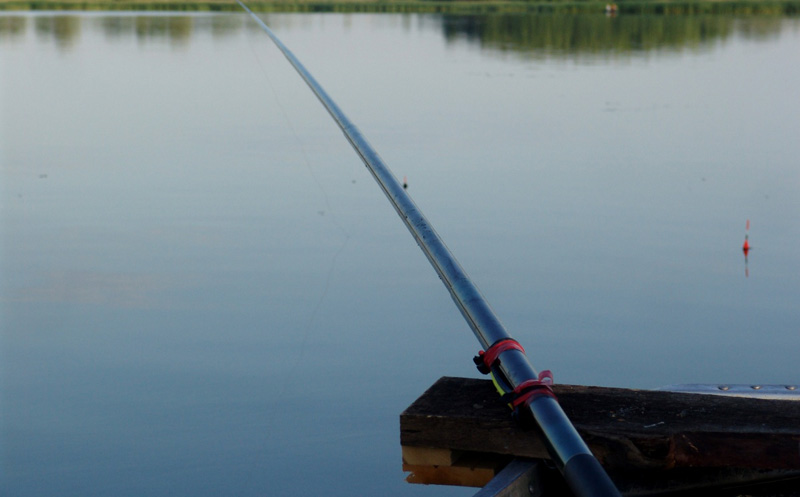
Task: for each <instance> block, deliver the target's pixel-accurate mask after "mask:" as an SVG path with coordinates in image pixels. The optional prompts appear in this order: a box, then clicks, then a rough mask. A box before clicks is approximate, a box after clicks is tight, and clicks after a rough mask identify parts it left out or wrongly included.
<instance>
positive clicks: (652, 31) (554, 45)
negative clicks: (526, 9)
mask: <svg viewBox="0 0 800 497" xmlns="http://www.w3.org/2000/svg"><path fill="white" fill-rule="evenodd" d="M752 20H754V19H753V18H751V19H749V20H748V22H744V23H737V22H736V19H735V18H733V17H730V16H711V15H708V16H705V15H703V16H694V15H688V16H671V15H666V16H663V15H662V16H659V15H637V16H629V15H622V16H619V17H607V16H605V15H602V14H560V13H552V14H535V15H514V14H508V15H504V14H500V15H477V16H447V15H446V16H443V18H442V26H443V30H444V34H445V38H447V39H448V40H454V39H459V38H465V39H467V40H471V41H476V42H478V43H480V44H481V46H483V47H487V48H492V49H496V50H502V51H516V52H530V53H539V54H548V55H554V56H559V55H562V56H568V55H579V54H599V53H615V52H617V53H619V52H630V51H647V50H652V49H656V48H657V49H661V50H663V49H668V50H669V49H672V50H680V49H683V48H688V47H693V48H696V47H701V46H704V45H707V44H709V43H711V42H713V41H715V40H720V39H726V38H728V37H729V36H730V35H731V34H733V32H734V31H736V30H738V29H742V27H743V26H748V28H747V29H749V30H753V29H756V28H753V27H752V26H753V24H754V23H752V22H750V21H752ZM756 20H757V21H758V22H757V23H755V24H756V25H758V28H757V29H756V31H757V32H758V33H760V35H761V36H765V35H767V34H775V33H777V32H778V31H779V30H780V22H781V18H779V17H774V18H773V17H765V18H756Z"/></svg>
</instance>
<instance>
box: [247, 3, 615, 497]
mask: <svg viewBox="0 0 800 497" xmlns="http://www.w3.org/2000/svg"><path fill="white" fill-rule="evenodd" d="M236 1H237V2H238V3H239V5H240V6H241V7H242V8H243V9H244V10H245V11H246V12H247V13H248V14H250V16H251V17H252V18H253V19H254V20H255V21H256V22H257V23H258V24H259V25H260V26H261V27H262V28H263V29H264V31H265V32H266V33H267V35H268V36H269V37H270V38H271V39H272V41H273V42H274V43H275V45H276V46H277V47H278V49H279V50H280V51H281V52H282V53H283V55H284V56H285V57H286V59H287V60H288V61H289V62H290V63H291V64H292V66H293V67H294V68H295V70H296V71H297V72H298V73H299V74H300V76H301V77H302V78H303V79H304V80H305V82H306V84H307V85H308V86H309V88H311V90H312V91H313V92H314V94H315V95H316V96H317V98H318V99H319V100H320V102H322V105H323V106H325V108H326V109H327V110H328V113H330V115H331V117H333V119H334V120H335V121H336V123H337V124H338V125H339V128H340V129H341V130H342V132H343V133H344V134H345V136H346V137H347V140H348V141H349V142H350V144H351V145H352V146H353V148H354V149H355V151H356V153H358V155H359V156H360V157H361V160H362V161H364V164H365V165H366V166H367V169H369V171H370V173H372V175H373V176H374V177H375V180H376V181H377V182H378V185H380V187H381V189H382V190H383V192H384V193H385V194H386V197H387V198H388V199H389V202H391V204H392V206H393V207H394V208H395V210H396V211H397V214H398V215H399V216H400V219H402V220H403V222H404V223H405V225H406V227H407V228H408V230H409V231H410V232H411V234H412V235H413V236H414V239H415V240H416V241H417V244H419V246H420V248H421V249H422V252H423V253H424V254H425V256H426V257H427V258H428V260H429V261H430V263H431V265H432V266H433V268H434V269H435V270H436V272H437V273H438V274H439V277H440V278H441V280H442V282H443V283H444V285H445V286H446V287H447V289H448V291H449V292H450V295H451V297H452V298H453V301H454V302H455V303H456V306H457V307H458V309H459V310H460V311H461V314H462V315H463V316H464V319H466V320H467V323H468V324H469V327H470V328H471V329H472V331H473V333H474V334H475V336H476V337H477V339H478V341H479V342H480V343H481V345H482V346H483V348H488V347H489V346H490V345H492V344H493V343H495V342H497V341H499V340H503V339H508V338H510V335H509V334H508V332H506V330H505V328H504V327H503V325H502V324H501V323H500V320H499V319H498V318H497V316H496V315H495V313H494V311H493V310H492V309H491V307H490V306H489V304H488V302H486V299H484V298H483V296H482V295H481V293H480V292H479V291H478V289H477V287H476V286H475V285H474V284H473V283H472V280H470V278H469V277H468V276H467V274H466V272H465V271H464V270H463V269H462V268H461V265H460V264H459V263H458V261H456V259H455V257H453V255H452V254H451V253H450V250H448V248H447V247H446V246H445V244H444V242H443V241H442V239H441V238H439V235H438V234H436V232H435V231H434V229H433V227H432V226H431V225H430V223H429V222H428V220H427V219H425V216H423V215H422V212H420V210H419V209H418V208H417V206H416V205H415V204H414V202H413V201H412V200H411V197H409V195H408V194H407V193H406V191H405V189H404V188H403V187H402V185H401V184H400V182H399V181H397V178H395V177H394V175H393V174H392V172H391V171H390V170H389V168H388V167H387V166H386V164H384V162H383V160H382V159H381V158H380V156H379V155H378V153H377V152H376V151H375V149H373V148H372V146H371V145H370V144H369V143H368V142H367V140H366V139H365V138H364V136H363V135H362V134H361V132H360V131H359V130H358V128H357V127H356V126H355V125H354V124H353V123H352V122H351V121H350V119H348V118H347V116H346V115H345V114H344V112H342V110H341V109H340V108H339V106H338V105H336V102H334V101H333V99H331V97H330V96H328V93H327V92H326V91H325V90H324V89H323V88H322V86H320V84H319V83H317V81H316V79H314V77H313V76H312V75H311V73H309V72H308V70H307V69H306V68H305V67H304V66H303V64H302V63H301V62H300V61H299V60H298V59H297V57H295V56H294V54H293V53H292V52H291V51H290V50H289V49H288V48H287V47H286V45H284V44H283V42H281V40H280V39H279V38H278V37H277V36H276V35H275V33H273V32H272V30H271V29H270V28H269V27H268V26H267V25H266V24H265V23H264V21H262V20H261V19H260V18H259V17H258V16H257V15H255V14H254V13H253V11H251V10H250V9H249V8H248V7H247V6H246V5H245V4H244V3H242V1H241V0H236ZM498 361H499V364H498V366H497V369H498V370H499V371H498V372H499V373H500V374H501V375H502V376H504V377H505V379H507V380H508V382H509V384H510V386H511V388H515V387H517V386H519V385H520V384H522V383H523V382H525V381H528V380H536V379H537V378H538V375H537V373H536V371H535V370H534V369H533V367H532V366H531V364H530V363H529V362H528V359H527V357H526V356H525V353H524V352H522V351H520V350H516V349H512V350H508V351H505V352H502V353H501V354H500V355H499V356H498ZM526 408H527V409H529V410H530V413H531V415H532V416H533V419H534V420H535V421H536V423H537V424H538V426H539V427H540V428H541V430H542V432H543V434H544V438H545V440H546V442H547V445H548V451H549V453H550V455H551V457H552V458H553V461H554V462H555V463H556V466H557V467H558V468H559V470H560V471H561V472H562V474H563V475H564V477H565V479H566V480H567V483H568V484H569V486H570V488H571V489H572V491H573V492H574V493H575V495H577V496H578V497H600V496H604V497H609V496H619V495H620V493H619V491H618V490H617V489H616V487H615V486H614V484H613V482H612V481H611V479H610V478H609V477H608V475H607V474H606V472H605V470H604V469H603V467H602V466H601V465H600V463H599V462H598V461H597V459H596V458H595V457H594V456H593V455H592V453H591V452H590V451H589V448H588V447H587V446H586V443H585V442H584V441H583V439H581V437H580V435H579V434H578V432H577V431H576V430H575V427H574V426H572V423H571V422H570V421H569V419H568V418H567V416H566V414H564V411H563V410H562V409H561V406H560V405H559V404H558V402H557V401H556V400H555V399H554V398H551V397H547V396H540V397H537V398H535V399H534V400H533V401H531V402H530V403H529V404H527V406H526Z"/></svg>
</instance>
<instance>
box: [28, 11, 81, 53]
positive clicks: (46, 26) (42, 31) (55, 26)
mask: <svg viewBox="0 0 800 497" xmlns="http://www.w3.org/2000/svg"><path fill="white" fill-rule="evenodd" d="M35 19H36V20H35V22H34V24H35V26H36V33H37V34H38V35H39V36H48V37H52V38H53V39H54V40H55V41H56V43H57V44H58V46H59V47H61V48H68V47H70V46H72V45H73V44H74V43H75V42H76V41H77V40H78V38H80V35H81V20H80V18H79V17H77V16H73V15H55V16H46V17H44V16H42V17H36V18H35Z"/></svg>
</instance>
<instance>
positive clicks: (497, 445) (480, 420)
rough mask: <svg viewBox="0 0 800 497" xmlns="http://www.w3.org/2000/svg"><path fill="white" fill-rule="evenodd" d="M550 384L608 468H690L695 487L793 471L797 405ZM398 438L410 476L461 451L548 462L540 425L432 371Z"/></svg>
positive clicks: (477, 387) (799, 444)
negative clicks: (520, 421)
mask: <svg viewBox="0 0 800 497" xmlns="http://www.w3.org/2000/svg"><path fill="white" fill-rule="evenodd" d="M554 390H555V392H556V395H557V396H558V398H559V401H560V403H561V405H562V407H563V408H564V411H565V412H566V413H567V415H568V416H569V417H570V419H571V420H572V422H573V423H574V424H575V427H576V428H577V429H578V431H579V432H580V434H581V436H583V437H584V440H586V442H587V444H588V445H589V447H590V448H591V450H592V451H593V452H594V454H595V455H596V456H597V457H598V459H599V460H600V462H601V463H602V464H603V466H604V467H606V469H607V470H609V472H611V473H616V474H622V473H631V472H639V473H643V472H648V473H653V472H656V473H659V474H660V475H662V476H663V475H667V478H672V479H675V476H676V475H682V474H689V473H691V474H696V475H699V476H697V477H696V478H695V482H694V483H692V485H696V484H698V483H699V482H701V481H706V482H708V481H712V480H714V478H718V477H717V476H714V475H728V476H725V478H727V479H730V480H731V481H733V480H743V479H744V480H746V479H748V478H753V477H759V475H762V474H763V475H764V476H765V477H766V478H774V476H775V475H776V474H777V475H780V474H781V473H780V472H781V471H787V470H800V402H796V401H778V400H762V399H747V398H732V397H719V396H708V395H698V394H685V393H672V392H661V391H649V390H630V389H620V388H604V387H586V386H572V385H556V386H555V387H554ZM400 441H401V445H402V446H403V451H404V469H405V470H406V471H411V472H412V476H411V477H410V480H413V479H414V478H415V477H416V476H415V475H418V474H425V473H426V471H427V472H428V473H427V474H428V476H431V474H430V468H438V469H440V470H441V468H445V467H447V466H459V463H458V459H459V457H464V454H467V455H469V457H471V458H472V461H477V460H479V459H480V457H478V456H477V455H479V454H484V455H491V456H492V457H497V456H516V457H528V458H534V459H549V455H548V454H547V451H546V449H545V446H544V443H543V442H542V440H541V438H540V436H539V432H538V431H537V430H536V429H535V428H529V429H525V428H522V427H520V426H518V425H517V424H516V423H515V422H514V421H513V420H512V419H511V416H510V409H509V408H508V406H507V405H505V404H504V403H503V402H502V401H501V400H500V399H499V396H498V395H497V392H496V391H495V389H494V387H493V386H492V383H491V381H488V380H475V379H465V378H448V377H445V378H441V379H440V380H439V381H437V382H436V383H435V384H434V385H433V386H432V387H431V388H430V389H429V390H428V391H426V392H425V393H424V394H423V395H422V396H421V397H420V398H419V399H417V401H415V402H414V403H413V404H412V405H411V406H410V407H409V408H408V409H406V411H405V412H403V413H402V414H401V416H400ZM426 449H436V451H438V452H436V457H438V459H429V460H426V459H425V458H426V457H433V454H434V453H429V454H426ZM407 459H410V460H411V461H410V462H409V460H407ZM467 460H469V459H467ZM412 463H414V464H412ZM437 463H438V464H437ZM462 466H463V464H462ZM424 468H428V469H427V470H426V469H424ZM499 469H500V467H497V469H496V471H499ZM739 469H743V470H744V471H739ZM666 470H669V472H668V473H664V471H666ZM496 471H495V472H496ZM698 471H699V473H698ZM418 472H419V473H418ZM474 474H478V472H477V471H473V476H474ZM786 474H787V475H790V476H791V475H796V473H786ZM709 475H711V476H710V477H709ZM742 475H744V476H742ZM486 478H491V472H482V473H480V476H478V477H475V478H473V479H472V480H470V482H471V483H470V484H471V485H473V486H482V485H483V484H485V482H486V481H488V480H487V479H486ZM681 478H683V477H681ZM693 478H694V477H693ZM709 478H710V480H709ZM433 479H434V480H435V477H433ZM420 480H425V478H424V477H423V478H420ZM689 480H691V478H689ZM422 482H425V483H431V482H433V483H438V482H437V481H431V480H429V481H422ZM712 483H713V481H712ZM646 493H647V492H643V494H646Z"/></svg>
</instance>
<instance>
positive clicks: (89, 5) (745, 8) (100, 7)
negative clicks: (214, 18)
mask: <svg viewBox="0 0 800 497" xmlns="http://www.w3.org/2000/svg"><path fill="white" fill-rule="evenodd" d="M609 3H612V2H603V1H597V0H577V1H576V0H565V1H560V0H527V1H526V0H474V1H470V0H452V1H446V0H444V1H442V0H295V1H286V0H278V1H263V0H262V1H249V2H247V5H248V6H249V7H250V8H251V9H252V10H254V11H257V12H341V13H359V12H387V13H391V12H394V13H452V14H491V13H531V12H542V13H544V12H561V13H590V12H596V13H600V12H605V11H606V6H607V5H608V4H609ZM615 5H616V6H617V12H616V13H618V14H667V15H669V14H677V15H681V14H736V15H798V14H800V0H671V1H670V0H627V1H625V0H623V1H618V2H615ZM239 10H240V7H239V6H238V4H236V2H235V1H234V0H194V1H191V2H181V1H175V0H0V11H162V12H237V11H239Z"/></svg>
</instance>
